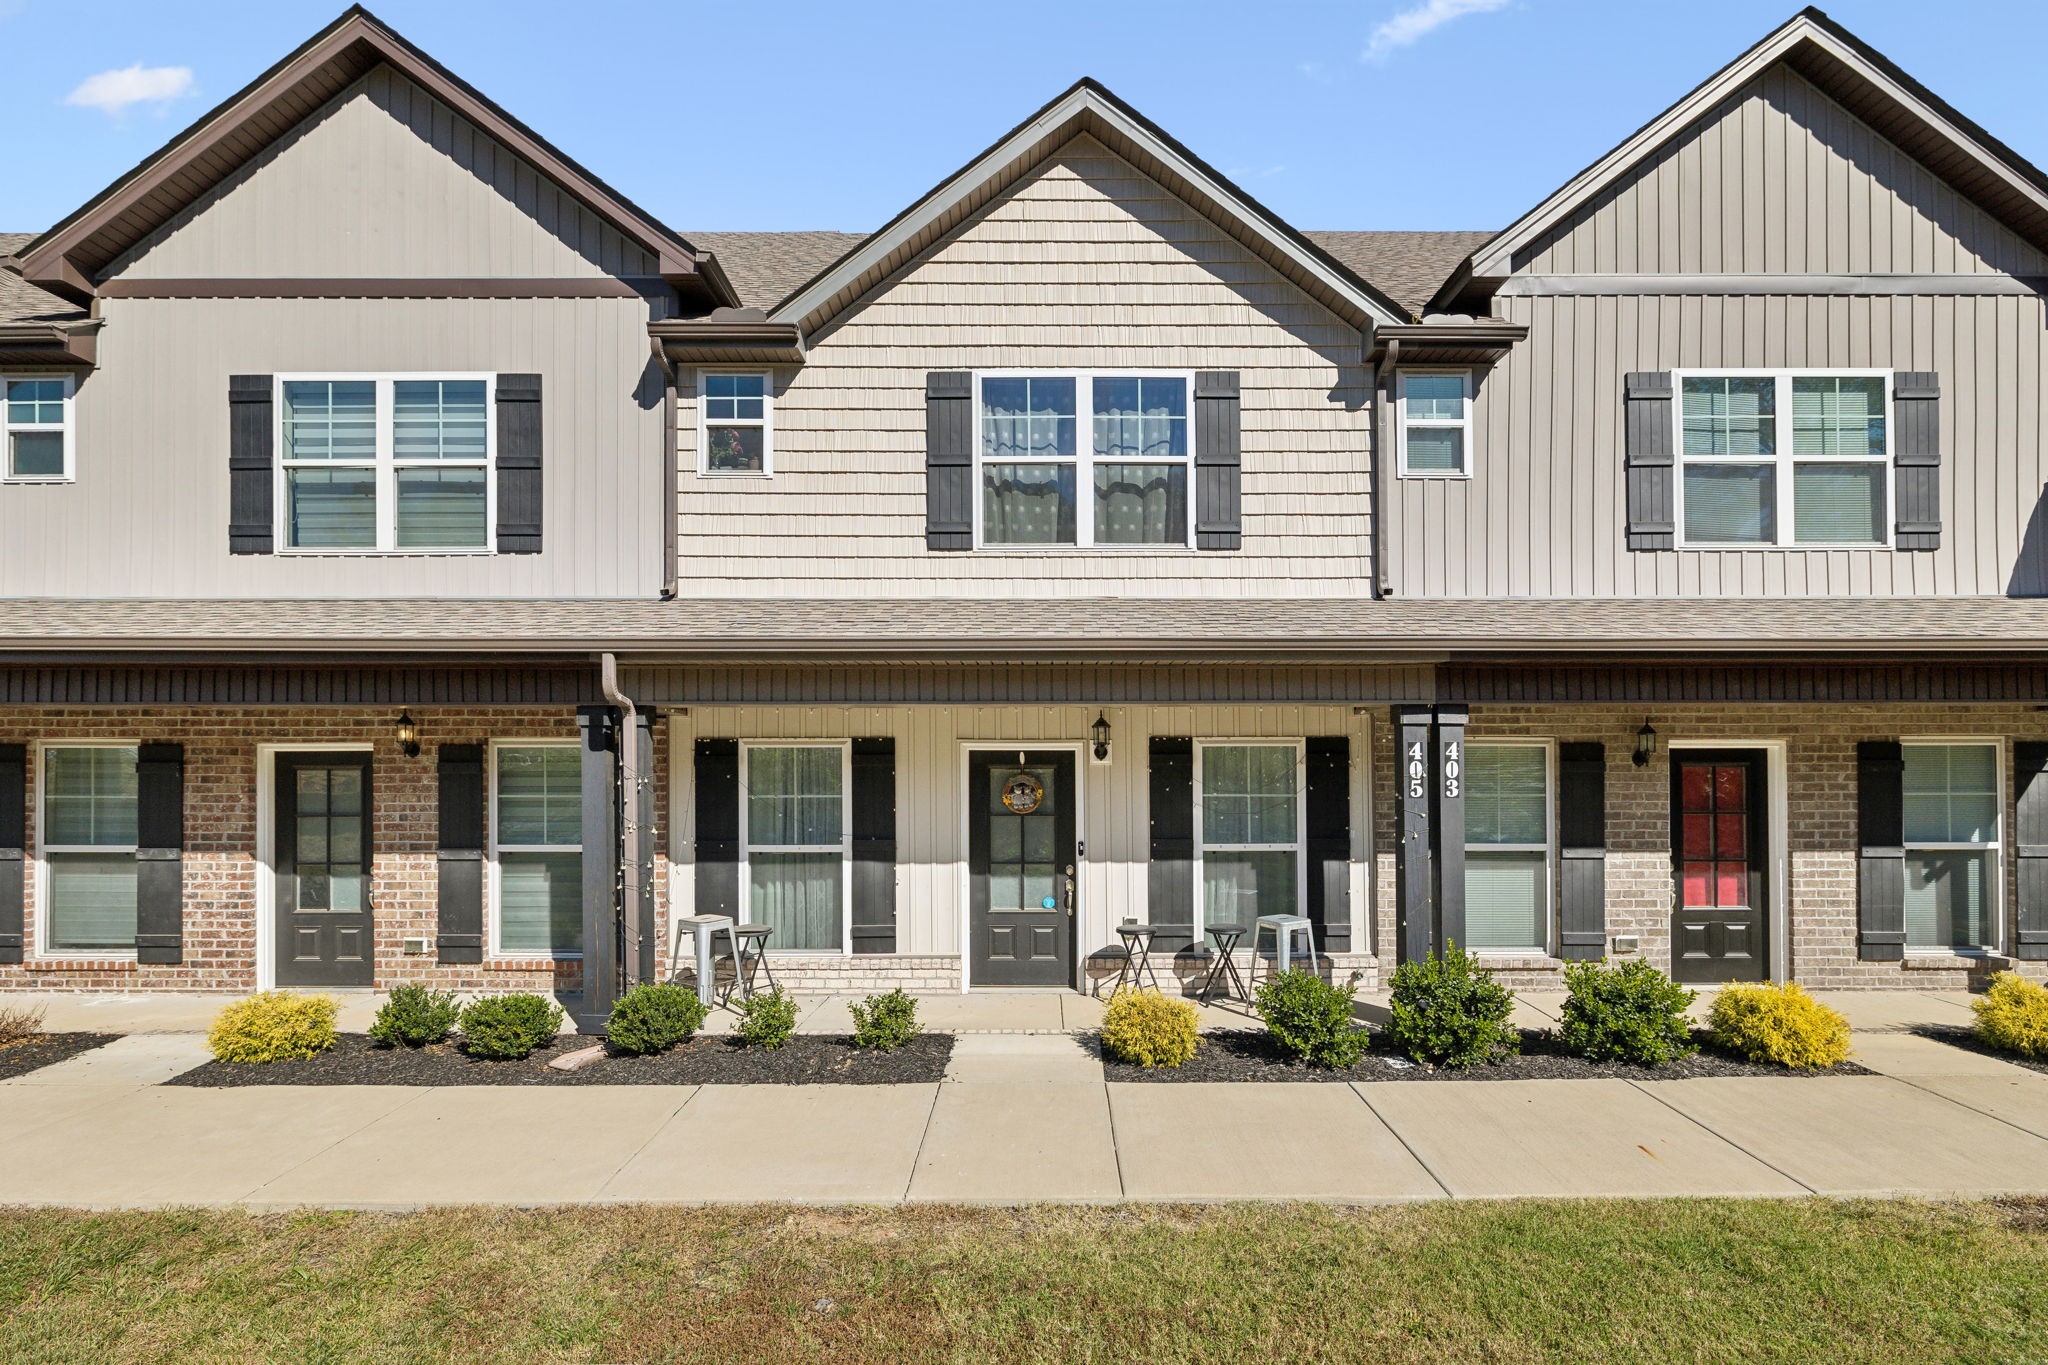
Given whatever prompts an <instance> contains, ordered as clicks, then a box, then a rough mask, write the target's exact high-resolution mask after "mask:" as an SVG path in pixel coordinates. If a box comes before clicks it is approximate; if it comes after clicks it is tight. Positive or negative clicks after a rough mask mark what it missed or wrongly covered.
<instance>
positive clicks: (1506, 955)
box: [1472, 949, 1564, 972]
mask: <svg viewBox="0 0 2048 1365" xmlns="http://www.w3.org/2000/svg"><path fill="white" fill-rule="evenodd" d="M1472 956H1473V957H1475V958H1477V959H1479V965H1480V966H1482V967H1484V968H1486V969H1487V970H1488V971H1491V972H1501V971H1516V972H1561V971H1563V970H1564V959H1563V958H1561V957H1552V956H1550V954H1548V953H1541V952H1515V951H1513V950H1509V949H1503V950H1501V951H1498V952H1494V951H1488V950H1485V949H1481V950H1480V951H1478V952H1475V953H1473V954H1472Z"/></svg>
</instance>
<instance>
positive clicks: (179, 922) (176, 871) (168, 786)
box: [135, 744, 185, 964]
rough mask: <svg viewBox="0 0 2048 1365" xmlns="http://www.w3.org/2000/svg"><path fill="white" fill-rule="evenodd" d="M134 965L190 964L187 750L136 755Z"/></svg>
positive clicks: (147, 750) (150, 747)
mask: <svg viewBox="0 0 2048 1365" xmlns="http://www.w3.org/2000/svg"><path fill="white" fill-rule="evenodd" d="M135 960H136V961H137V962H144V963H151V964H173V963H179V962H183V961H184V960H185V746H184V745H182V744H144V745H142V746H140V747H139V748H138V749H137V750H136V751H135Z"/></svg>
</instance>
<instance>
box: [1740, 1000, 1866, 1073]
mask: <svg viewBox="0 0 2048 1365" xmlns="http://www.w3.org/2000/svg"><path fill="white" fill-rule="evenodd" d="M1707 1027H1708V1029H1709V1030H1711V1032H1712V1037H1713V1040H1714V1046H1716V1047H1719V1048H1724V1049H1726V1050H1727V1051H1729V1052H1732V1053H1734V1054H1735V1055H1736V1056H1738V1057H1741V1058H1743V1059H1744V1060H1745V1061H1751V1062H1776V1063H1777V1064H1778V1065H1779V1066H1788V1067H1792V1068H1794V1069H1795V1070H1806V1069H1817V1068H1820V1067H1829V1066H1833V1065H1835V1064H1836V1063H1837V1062H1842V1061H1846V1060H1847V1059H1848V1056H1849V1021H1848V1020H1847V1019H1844V1018H1843V1017H1842V1016H1841V1015H1839V1014H1837V1013H1836V1012H1835V1011H1833V1010H1831V1009H1829V1008H1828V1007H1827V1006H1826V1005H1823V1004H1821V1003H1820V1001H1818V1000H1816V999H1814V998H1813V997H1812V996H1810V995H1808V994H1807V993H1806V992H1805V991H1804V990H1801V989H1800V988H1799V986H1798V985H1797V984H1796V983H1793V982H1789V981H1788V982H1786V983H1785V984H1784V985H1782V986H1771V985H1764V984H1760V983H1748V984H1737V985H1732V986H1723V987H1722V988H1721V993H1720V994H1719V995H1716V996H1715V997H1714V1008H1713V1010H1712V1011H1711V1012H1709V1014H1708V1015H1707Z"/></svg>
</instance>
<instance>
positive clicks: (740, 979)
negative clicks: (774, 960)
mask: <svg viewBox="0 0 2048 1365" xmlns="http://www.w3.org/2000/svg"><path fill="white" fill-rule="evenodd" d="M774 932H775V926H774V925H772V924H727V925H722V926H721V927H720V928H719V929H718V930H715V931H714V933H723V934H724V935H725V941H726V946H727V952H726V956H727V957H728V958H730V959H731V961H732V980H731V982H729V983H728V984H727V985H726V988H725V999H724V1000H723V1001H722V1002H721V1003H723V1004H728V1005H729V1004H731V1003H732V993H733V992H734V991H738V992H739V993H740V999H742V1000H751V999H753V998H754V977H755V975H756V974H757V973H758V974H759V975H762V976H765V977H767V978H768V989H769V990H775V989H776V985H775V972H774V970H773V969H771V968H770V967H769V966H768V936H769V935H770V934H773V933H774ZM749 944H751V945H753V951H751V952H749V951H748V945H749Z"/></svg>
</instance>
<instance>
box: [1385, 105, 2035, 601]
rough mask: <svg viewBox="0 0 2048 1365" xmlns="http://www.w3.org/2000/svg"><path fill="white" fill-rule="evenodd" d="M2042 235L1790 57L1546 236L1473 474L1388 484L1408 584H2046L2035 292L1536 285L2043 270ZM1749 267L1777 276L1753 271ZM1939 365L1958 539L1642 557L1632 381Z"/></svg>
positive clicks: (1681, 587) (1577, 592)
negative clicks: (1702, 373) (1687, 371)
mask: <svg viewBox="0 0 2048 1365" xmlns="http://www.w3.org/2000/svg"><path fill="white" fill-rule="evenodd" d="M2044 269H2048V266H2044V264H2043V261H2042V258H2041V256H2040V254H2039V253H2037V252H2035V251H2034V249H2033V248H2032V247H2030V246H2028V245H2027V244H2025V243H2024V242H2021V241H2020V240H2019V239H2017V238H2016V237H2014V236H2013V234H2011V233H2010V232H2009V231H2008V230H2006V229H2005V228H2004V227H2002V226H2000V225H1998V224H1996V223H1994V222H1992V221H1991V220H1990V219H1988V218H1987V217H1986V216H1985V215H1984V214H1983V213H1982V211H1981V210H1978V209H1976V208H1975V207H1974V206H1971V205H1969V204H1967V203H1966V202H1964V201H1963V200H1962V199H1961V198H1960V197H1959V196H1957V195H1956V194H1955V193H1954V192H1953V191H1951V190H1949V189H1948V188H1947V187H1946V186H1944V185H1940V184H1938V183H1937V182H1935V181H1934V180H1933V178H1932V177H1931V176H1930V175H1929V174H1928V172H1927V171H1926V170H1925V169H1924V168H1921V167H1920V166H1918V164H1917V163H1915V162H1913V161H1912V160H1911V159H1910V158H1908V157H1906V156H1905V154H1904V153H1902V152H1900V151H1899V150H1898V149H1896V148H1894V147H1892V146H1891V145H1890V144H1888V143H1885V142H1884V141H1883V140H1882V139H1880V138H1878V137H1877V135H1876V134H1875V133H1873V132H1872V131H1871V130H1870V129H1869V128H1868V127H1866V126H1865V125H1864V124H1862V123H1861V122H1860V121H1858V120H1856V119H1855V118H1854V117H1853V116H1852V115H1850V114H1849V113H1847V111H1845V110H1843V109H1842V108H1841V107H1840V106H1839V105H1837V104H1835V103H1834V102H1833V101H1832V100H1829V99H1828V98H1827V97H1826V96H1824V95H1822V94H1821V93H1820V92H1819V91H1817V90H1815V89H1814V88H1813V87H1811V86H1809V85H1807V84H1806V83H1805V82H1804V81H1802V80H1800V79H1799V78H1798V77H1797V76H1796V75H1793V74H1792V73H1791V72H1789V71H1785V70H1783V69H1778V70H1774V71H1773V72H1770V73H1767V74H1766V75H1764V76H1762V77H1760V78H1759V79H1758V80H1757V81H1754V82H1751V83H1750V85H1748V86H1747V87H1745V88H1744V90H1743V92H1742V93H1741V94H1740V95H1739V96H1738V97H1736V98H1735V99H1733V100H1731V101H1730V102H1728V103H1726V104H1724V105H1722V106H1720V107H1719V108H1718V109H1717V110H1716V111H1715V112H1714V113H1713V114H1711V115H1710V116H1709V117H1708V118H1707V119H1705V120H1703V121H1702V122H1701V123H1700V124H1697V125H1695V126H1694V127H1693V128H1692V129H1690V130H1688V132H1687V133H1686V134H1685V135H1683V136H1681V137H1680V138H1679V139H1678V140H1677V141H1676V143H1675V145H1673V146H1672V147H1670V148H1667V150H1666V151H1665V152H1664V153H1663V154H1662V155H1661V156H1659V157H1657V158H1655V159H1654V160H1653V161H1652V162H1651V163H1650V164H1649V165H1648V166H1647V167H1646V168H1644V169H1641V170H1639V171H1638V172H1637V173H1636V174H1635V175H1633V176H1631V177H1629V178H1627V179H1625V180H1624V181H1623V182H1622V183H1621V184H1620V185H1619V187H1617V188H1616V189H1614V190H1611V191H1610V192H1609V193H1608V194H1606V195H1605V196H1603V197H1601V198H1599V199H1597V200H1596V201H1595V202H1594V203H1593V204H1592V205H1589V206H1588V208H1587V209H1586V210H1584V211H1582V212H1581V213H1580V214H1578V215H1576V216H1575V218H1574V220H1573V221H1572V222H1570V223H1568V224H1566V225H1564V226H1563V227H1561V228H1560V229H1559V230H1558V231H1557V232H1556V233H1553V234H1552V235H1551V236H1550V237H1549V238H1547V239H1546V240H1544V241H1541V242H1539V243H1538V244H1537V245H1536V247H1535V248H1534V249H1533V251H1532V253H1531V254H1530V256H1529V258H1528V264H1527V265H1525V266H1523V267H1522V268H1521V269H1520V270H1518V271H1517V273H1516V274H1515V275H1514V276H1511V277H1510V278H1509V280H1508V281H1507V283H1506V284H1505V285H1504V286H1503V288H1502V290H1501V293H1500V295H1499V296H1498V297H1497V298H1496V300H1495V309H1496V311H1497V312H1498V313H1500V314H1501V315H1502V316H1504V317H1506V318H1508V319H1510V320H1512V321H1515V322H1520V323H1524V324H1526V325H1527V326H1528V328H1529V336H1528V339H1527V340H1526V341H1524V342H1522V343H1521V344H1519V345H1518V346H1516V347H1515V348H1514V350H1513V351H1512V352H1511V353H1510V354H1509V356H1508V357H1507V359H1506V360H1504V361H1503V362H1502V363H1501V364H1500V365H1498V366H1497V367H1495V368H1494V369H1492V370H1491V371H1482V372H1480V383H1479V386H1478V390H1477V393H1476V397H1475V403H1474V426H1475V431H1474V443H1475V444H1474V451H1473V471H1472V472H1473V477H1472V478H1471V479H1469V480H1422V479H1405V480H1389V481H1388V488H1389V492H1390V494H1391V497H1392V500H1393V501H1392V505H1391V506H1390V508H1389V517H1388V520H1389V523H1390V524H1389V526H1388V528H1387V533H1388V536H1389V542H1390V550H1389V559H1390V567H1391V572H1392V576H1393V582H1394V586H1395V591H1396V593H1397V594H1398V595H1402V596H1431V597H1435V596H1444V597H1491V596H1528V597H1604V596H1621V597H1630V596H1659V597H1662V596H1686V597H1692V596H1697V597H1746V596H1771V597H1820V596H1905V595H1920V594H1940V595H1962V596H1969V595H1979V594H1988V595H2000V594H2005V593H2008V592H2021V593H2042V592H2048V544H2044V543H2043V542H2044V539H2048V527H2043V526H2042V525H2041V524H2040V523H2041V518H2042V516H2043V513H2042V512H2041V510H2040V504H2041V497H2042V483H2043V479H2044V477H2048V463H2044V461H2043V458H2042V452H2041V433H2042V432H2043V430H2044V429H2048V413H2044V411H2043V386H2042V383H2041V373H2042V364H2043V349H2042V328H2043V313H2042V302H2041V299H2040V298H2039V297H2037V296H2034V295H2031V294H2025V293H2017V292H2015V293H1996V294H1970V293H1962V292H1958V293H1952V294H1946V293H1926V292H1920V293H1913V294H1899V293H1886V292H1883V291H1882V290H1879V289H1876V288H1873V289H1872V291H1871V292H1868V293H1848V294H1834V295H1830V294H1825V293H1821V292H1813V287H1809V288H1808V291H1807V292H1801V291H1800V288H1799V287H1798V285H1797V284H1795V283H1794V282H1790V281H1788V283H1787V288H1786V291H1785V292H1783V293H1762V292H1740V293H1738V292H1727V293H1722V292H1716V291H1715V290H1714V287H1713V285H1712V283H1711V282H1701V284H1700V286H1699V288H1698V290H1697V292H1691V293H1654V294H1653V293H1627V292H1604V293H1594V294H1583V295H1579V296H1563V295H1556V294H1550V295H1542V294H1535V293H1530V294H1520V293H1517V292H1516V285H1517V282H1518V281H1521V280H1526V279H1527V278H1528V277H1530V276H1538V275H1547V276H1552V277H1556V276H1573V275H1576V276H1586V275H1600V274H1633V273H1644V274H1653V273H1661V274H1665V275H1672V274H1683V275H1689V276H1698V275H1712V274H1743V275H1750V276H1754V275H1755V274H1758V273H1795V274H1812V275H1837V276H1840V275H1861V274H1914V275H1924V274H1946V273H1955V274H1979V275H1981V274H1985V273H1988V272H2002V271H2011V272H2014V273H2021V274H2031V273H2035V272H2039V271H2042V270H2044ZM1745 287H1746V288H1748V287H1753V286H1752V283H1751V282H1745ZM1767 366H1784V367H1805V368H1827V367H1831V366H1840V367H1845V368H1866V367H1867V368H1877V369H1891V370H1931V371H1934V372H1935V373H1937V374H1938V375H1939V376H1940V377H1941V452H1942V471H1941V504H1942V513H1943V519H1944V523H1945V525H1944V531H1943V535H1942V543H1941V548H1940V549H1939V550H1936V551H1934V552H1931V553H1898V552H1895V551H1891V550H1884V549H1844V550H1800V549H1770V550H1743V551H1736V550H1679V551H1668V552H1650V553H1644V552H1636V553H1632V552H1630V551H1629V549H1628V547H1627V537H1626V535H1625V533H1624V527H1625V524H1626V516H1627V509H1626V504H1625V497H1624V474H1623V458H1624V452H1623V434H1624V429H1623V414H1622V401H1623V400H1622V380H1623V376H1624V375H1625V374H1627V373H1628V372H1630V371H1634V370H1671V369H1683V368H1715V367H1725V368H1731V369H1732V368H1750V367H1767Z"/></svg>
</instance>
